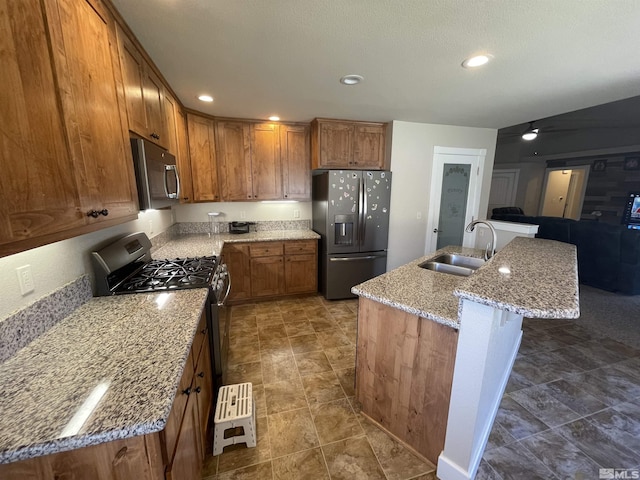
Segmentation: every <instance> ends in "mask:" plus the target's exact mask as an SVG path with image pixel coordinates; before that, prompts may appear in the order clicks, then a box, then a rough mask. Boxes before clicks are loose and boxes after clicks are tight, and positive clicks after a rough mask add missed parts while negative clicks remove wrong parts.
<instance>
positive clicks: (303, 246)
mask: <svg viewBox="0 0 640 480" xmlns="http://www.w3.org/2000/svg"><path fill="white" fill-rule="evenodd" d="M317 244H318V242H317V241H316V240H302V241H295V242H286V243H285V244H284V253H285V255H298V254H305V253H316V246H317Z"/></svg>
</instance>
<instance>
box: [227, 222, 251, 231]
mask: <svg viewBox="0 0 640 480" xmlns="http://www.w3.org/2000/svg"><path fill="white" fill-rule="evenodd" d="M253 225H255V222H229V233H236V234H238V233H249V231H250V229H251V226H253Z"/></svg>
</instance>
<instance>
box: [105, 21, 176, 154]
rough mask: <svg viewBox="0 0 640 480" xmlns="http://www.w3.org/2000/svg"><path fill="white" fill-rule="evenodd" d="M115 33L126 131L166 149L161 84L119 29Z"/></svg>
mask: <svg viewBox="0 0 640 480" xmlns="http://www.w3.org/2000/svg"><path fill="white" fill-rule="evenodd" d="M117 32H118V51H119V54H120V64H121V66H122V78H123V81H124V89H125V99H126V106H127V116H128V119H129V130H131V131H132V132H135V133H137V134H138V135H140V136H141V137H143V138H146V139H147V140H150V141H152V142H154V143H157V144H158V145H160V146H161V147H164V148H168V147H169V139H168V138H167V137H168V135H167V133H166V131H167V129H166V127H165V118H164V86H163V84H162V81H161V80H160V78H159V77H158V76H157V75H156V73H155V72H154V71H153V70H152V68H151V67H150V66H149V64H148V63H147V62H146V61H145V59H144V57H143V55H142V53H141V52H140V50H138V48H137V46H136V45H135V44H134V43H133V41H131V39H130V38H129V37H128V36H127V34H126V33H125V32H124V31H123V30H122V28H120V27H118V29H117Z"/></svg>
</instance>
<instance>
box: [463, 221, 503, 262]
mask: <svg viewBox="0 0 640 480" xmlns="http://www.w3.org/2000/svg"><path fill="white" fill-rule="evenodd" d="M479 223H481V224H483V225H486V226H487V227H489V230H491V242H489V243H487V248H485V249H484V259H485V260H489V259H490V258H491V257H493V254H494V253H496V245H497V244H498V236H497V235H496V229H495V228H493V225H491V223H489V222H487V221H486V220H474V221H473V222H471V223H470V224H469V225H467V227H466V228H465V229H464V231H465V232H468V233H471V232H473V229H474V228H475V227H476V225H478V224H479Z"/></svg>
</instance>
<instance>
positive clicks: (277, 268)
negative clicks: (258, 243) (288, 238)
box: [251, 255, 285, 297]
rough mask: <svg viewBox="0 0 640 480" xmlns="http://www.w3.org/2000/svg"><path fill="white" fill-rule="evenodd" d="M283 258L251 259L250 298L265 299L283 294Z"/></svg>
mask: <svg viewBox="0 0 640 480" xmlns="http://www.w3.org/2000/svg"><path fill="white" fill-rule="evenodd" d="M283 264H284V262H283V257H282V256H280V255H278V256H274V257H258V258H252V259H251V296H252V297H265V296H271V295H280V294H282V293H284V291H285V288H284V265H283Z"/></svg>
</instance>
